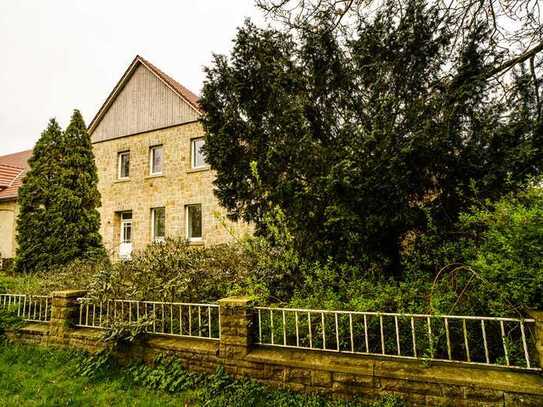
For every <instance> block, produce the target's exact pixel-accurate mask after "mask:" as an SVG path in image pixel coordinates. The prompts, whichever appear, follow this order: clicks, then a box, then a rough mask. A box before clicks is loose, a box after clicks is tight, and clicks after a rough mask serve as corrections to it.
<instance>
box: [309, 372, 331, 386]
mask: <svg viewBox="0 0 543 407" xmlns="http://www.w3.org/2000/svg"><path fill="white" fill-rule="evenodd" d="M311 385H312V386H320V387H326V388H328V387H330V386H331V385H332V373H331V372H326V371H322V370H315V371H312V372H311Z"/></svg>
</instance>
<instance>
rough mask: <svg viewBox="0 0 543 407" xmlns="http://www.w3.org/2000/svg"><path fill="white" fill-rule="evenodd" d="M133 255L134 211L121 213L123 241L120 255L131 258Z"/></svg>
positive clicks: (120, 246)
mask: <svg viewBox="0 0 543 407" xmlns="http://www.w3.org/2000/svg"><path fill="white" fill-rule="evenodd" d="M131 255H132V212H122V213H121V242H120V245H119V257H120V258H121V259H130V256H131Z"/></svg>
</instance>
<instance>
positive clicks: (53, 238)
mask: <svg viewBox="0 0 543 407" xmlns="http://www.w3.org/2000/svg"><path fill="white" fill-rule="evenodd" d="M29 164H30V170H29V171H28V173H27V174H26V176H25V177H24V179H23V185H22V186H21V188H20V190H19V204H20V208H21V210H20V213H19V217H18V219H17V243H18V247H17V256H16V259H15V270H16V271H18V272H37V271H46V270H49V269H50V268H51V267H54V266H57V265H64V264H67V263H69V262H71V261H73V260H74V259H97V258H101V257H103V256H104V255H105V251H104V248H103V246H102V240H101V236H100V233H99V227H100V215H99V213H98V211H97V210H96V208H97V207H98V206H100V195H99V192H98V189H97V182H98V175H97V172H96V166H95V163H94V155H93V152H92V145H91V141H90V136H89V135H88V133H87V129H86V126H85V123H84V121H83V117H82V116H81V114H80V113H79V111H78V110H75V111H74V113H73V115H72V118H71V121H70V124H69V126H68V128H67V129H66V130H65V131H62V130H61V128H60V126H59V125H58V124H57V122H56V121H55V120H54V119H52V120H51V121H50V122H49V125H48V127H47V129H46V130H45V131H44V132H43V133H42V135H41V137H40V139H39V140H38V142H37V143H36V146H35V147H34V151H33V153H32V157H31V158H30V160H29Z"/></svg>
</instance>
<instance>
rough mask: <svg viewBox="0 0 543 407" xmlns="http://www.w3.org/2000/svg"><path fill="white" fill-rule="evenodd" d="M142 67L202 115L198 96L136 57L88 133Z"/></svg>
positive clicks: (99, 111) (93, 121)
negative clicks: (135, 72) (139, 67)
mask: <svg viewBox="0 0 543 407" xmlns="http://www.w3.org/2000/svg"><path fill="white" fill-rule="evenodd" d="M140 65H143V66H145V67H146V68H147V69H149V71H151V72H152V73H153V74H155V75H156V76H157V78H159V79H160V80H161V81H162V82H164V84H166V86H168V87H169V88H170V89H171V90H172V91H173V92H175V93H176V94H177V95H179V97H180V98H181V99H183V100H184V101H185V102H187V103H188V104H189V106H191V107H192V108H193V109H194V110H195V111H196V113H198V114H202V112H203V111H202V109H201V107H200V104H199V103H198V99H199V98H198V96H196V95H195V94H194V93H192V92H191V91H190V90H188V89H187V88H186V87H184V86H183V85H181V84H180V83H179V82H177V81H176V80H175V79H173V78H172V77H171V76H169V75H167V74H165V73H164V72H162V71H161V70H160V69H158V68H157V67H156V66H155V65H153V64H152V63H150V62H149V61H147V60H146V59H145V58H143V57H141V56H139V55H136V57H135V58H134V60H133V61H132V63H131V64H130V66H129V67H128V69H127V70H126V71H125V73H124V74H123V76H122V77H121V79H120V80H119V82H117V84H116V85H115V87H114V88H113V90H112V91H111V93H110V94H109V96H108V97H107V99H106V101H105V102H104V104H103V105H102V107H100V110H98V113H96V116H94V118H93V119H92V121H91V122H90V124H89V133H92V132H93V131H94V130H95V129H96V127H97V126H98V124H99V123H100V121H101V120H102V118H103V117H104V115H105V113H106V112H107V110H108V109H109V107H110V106H111V105H112V104H113V102H114V101H115V99H116V98H117V96H118V95H119V93H120V92H121V90H122V89H123V88H124V86H125V85H126V83H127V82H128V81H129V80H130V78H131V77H132V74H133V73H134V71H135V70H136V69H137V68H138V66H140Z"/></svg>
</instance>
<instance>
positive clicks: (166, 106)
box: [89, 56, 248, 258]
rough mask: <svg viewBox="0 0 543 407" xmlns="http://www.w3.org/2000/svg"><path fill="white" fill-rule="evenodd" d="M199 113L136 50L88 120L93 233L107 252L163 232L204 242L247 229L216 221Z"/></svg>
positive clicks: (123, 251) (188, 95)
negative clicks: (94, 193)
mask: <svg viewBox="0 0 543 407" xmlns="http://www.w3.org/2000/svg"><path fill="white" fill-rule="evenodd" d="M201 114H202V112H201V110H200V107H199V105H198V97H197V96H196V95H195V94H193V93H192V92H191V91H189V90H188V89H187V88H185V87H184V86H182V85H181V84H179V83H178V82H177V81H175V80H174V79H172V78H171V77H170V76H168V75H166V74H165V73H164V72H162V71H161V70H160V69H158V68H157V67H156V66H154V65H153V64H151V63H150V62H149V61H147V60H145V59H144V58H142V57H140V56H136V58H135V59H134V60H133V62H132V63H131V64H130V66H129V67H128V69H127V70H126V72H125V73H124V75H123V76H122V77H121V79H120V80H119V82H118V83H117V85H116V86H115V88H114V89H113V91H112V92H111V93H110V95H109V96H108V98H107V99H106V101H105V103H104V104H103V106H102V107H101V108H100V110H99V111H98V113H97V114H96V116H95V117H94V119H93V120H92V121H91V123H90V125H89V134H90V135H91V140H92V143H93V147H94V155H95V160H96V166H97V168H98V179H99V181H98V189H99V191H100V193H101V196H102V206H101V208H100V215H101V233H102V236H103V241H104V245H105V247H106V249H107V250H108V251H109V253H110V254H111V255H112V257H113V258H118V257H127V256H129V255H130V253H131V252H132V250H137V249H141V248H143V247H145V246H146V245H148V244H149V243H150V242H152V241H160V240H163V239H164V238H165V237H168V236H170V237H182V238H186V239H187V240H188V241H189V242H190V244H192V245H204V244H206V245H207V244H218V243H223V242H226V241H228V240H230V239H232V236H231V234H230V231H232V230H233V231H235V233H240V234H241V233H244V232H245V231H248V227H247V225H244V224H234V223H230V222H226V225H225V224H224V222H223V219H224V215H225V210H224V209H222V208H221V207H220V206H219V203H218V201H217V199H216V197H215V196H214V194H213V180H214V174H213V171H211V170H210V168H209V166H208V165H207V164H206V162H205V159H204V157H203V155H202V152H201V147H202V146H203V144H204V142H205V141H204V131H203V128H202V126H201V124H200V123H199V118H200V115H201ZM225 226H227V227H225Z"/></svg>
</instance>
